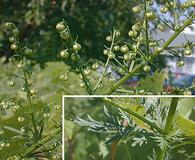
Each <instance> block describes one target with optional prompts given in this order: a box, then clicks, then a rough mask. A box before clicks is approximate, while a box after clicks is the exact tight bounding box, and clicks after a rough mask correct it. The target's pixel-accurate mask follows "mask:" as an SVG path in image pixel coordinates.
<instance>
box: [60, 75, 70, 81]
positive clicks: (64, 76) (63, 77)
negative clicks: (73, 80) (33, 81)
mask: <svg viewBox="0 0 195 160" xmlns="http://www.w3.org/2000/svg"><path fill="white" fill-rule="evenodd" d="M60 79H61V80H63V81H66V80H67V79H68V75H67V74H61V75H60Z"/></svg>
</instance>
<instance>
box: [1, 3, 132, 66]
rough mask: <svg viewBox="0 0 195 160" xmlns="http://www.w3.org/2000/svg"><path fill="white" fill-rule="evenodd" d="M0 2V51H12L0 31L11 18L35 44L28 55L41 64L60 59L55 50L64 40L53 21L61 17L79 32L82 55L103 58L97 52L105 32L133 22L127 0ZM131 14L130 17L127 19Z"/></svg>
mask: <svg viewBox="0 0 195 160" xmlns="http://www.w3.org/2000/svg"><path fill="white" fill-rule="evenodd" d="M1 4H2V5H1V6H0V19H1V22H0V23H2V25H0V35H1V39H0V44H1V47H0V53H1V54H2V53H3V55H7V56H9V55H10V54H11V51H10V50H9V49H8V48H9V47H8V44H7V38H6V36H7V33H5V34H4V33H3V23H4V22H6V21H11V22H14V23H15V24H17V26H20V29H21V37H20V38H21V39H22V40H24V43H26V39H27V38H28V39H29V40H30V41H31V43H30V44H29V46H30V47H31V48H34V54H33V55H32V56H31V57H30V58H31V59H33V60H35V61H36V62H38V63H41V64H43V63H45V62H47V61H56V60H59V56H58V55H57V53H58V52H59V51H60V49H61V48H63V46H64V44H63V43H62V42H60V41H59V38H58V36H57V34H56V32H55V25H56V23H57V22H58V21H59V20H61V19H66V21H67V22H68V24H69V25H70V27H71V29H72V31H73V33H74V34H75V35H78V37H79V41H80V42H81V43H82V46H83V50H82V51H81V53H82V55H83V58H84V57H85V58H86V57H93V58H94V57H95V58H98V59H99V58H100V59H102V58H103V57H100V55H101V52H102V49H103V45H104V42H105V40H104V37H105V36H106V34H107V33H109V31H110V30H111V29H112V28H113V27H116V28H120V30H122V31H124V32H126V30H128V29H129V27H130V26H131V25H132V22H133V14H132V12H131V6H132V3H130V2H128V1H126V0H120V1H112V0H107V1H104V0H100V1H98V2H97V1H92V0H87V1H85V2H82V1H67V0H62V1H56V0H52V1H49V0H41V1H40V0H30V1H12V0H2V1H1ZM130 15H131V17H132V19H129V16H130ZM48 19H49V20H48Z"/></svg>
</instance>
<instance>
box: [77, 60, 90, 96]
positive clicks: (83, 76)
mask: <svg viewBox="0 0 195 160" xmlns="http://www.w3.org/2000/svg"><path fill="white" fill-rule="evenodd" d="M76 65H77V68H78V69H79V72H80V74H81V76H82V79H83V82H84V83H85V86H86V91H87V92H88V93H89V95H93V90H92V88H91V83H90V81H89V79H88V78H87V76H86V75H85V73H84V71H83V68H82V67H80V66H79V64H78V62H77V64H76Z"/></svg>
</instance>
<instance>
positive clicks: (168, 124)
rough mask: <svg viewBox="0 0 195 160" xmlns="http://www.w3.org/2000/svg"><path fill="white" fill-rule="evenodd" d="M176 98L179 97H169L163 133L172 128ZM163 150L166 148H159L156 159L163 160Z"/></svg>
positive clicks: (167, 132)
mask: <svg viewBox="0 0 195 160" xmlns="http://www.w3.org/2000/svg"><path fill="white" fill-rule="evenodd" d="M178 100H179V97H173V98H172V99H171V104H170V107H169V112H168V116H167V119H166V122H165V127H164V130H163V134H164V135H167V134H169V132H170V130H171V128H172V125H173V120H174V116H175V112H176V109H177V104H178ZM165 152H166V148H164V149H160V150H159V152H158V155H157V160H163V158H164V155H165Z"/></svg>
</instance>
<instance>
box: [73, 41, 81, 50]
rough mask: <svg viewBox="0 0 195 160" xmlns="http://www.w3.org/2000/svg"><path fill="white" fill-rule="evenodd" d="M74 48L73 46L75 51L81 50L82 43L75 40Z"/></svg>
mask: <svg viewBox="0 0 195 160" xmlns="http://www.w3.org/2000/svg"><path fill="white" fill-rule="evenodd" d="M72 48H73V50H74V51H79V50H80V49H81V45H80V44H79V43H76V42H75V43H74V44H73V47H72Z"/></svg>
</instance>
